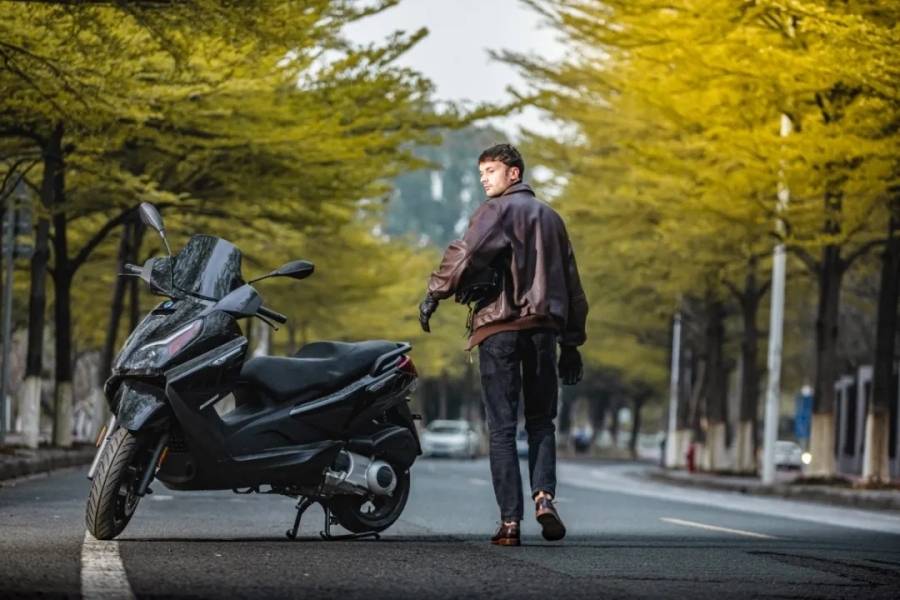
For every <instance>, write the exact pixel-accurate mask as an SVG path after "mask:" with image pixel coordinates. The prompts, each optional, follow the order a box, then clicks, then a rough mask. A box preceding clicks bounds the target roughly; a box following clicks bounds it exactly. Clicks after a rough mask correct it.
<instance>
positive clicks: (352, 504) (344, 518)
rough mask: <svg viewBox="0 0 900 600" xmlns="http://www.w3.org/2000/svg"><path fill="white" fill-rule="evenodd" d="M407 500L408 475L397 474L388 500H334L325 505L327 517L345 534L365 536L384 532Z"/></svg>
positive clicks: (356, 497)
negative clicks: (345, 532)
mask: <svg viewBox="0 0 900 600" xmlns="http://www.w3.org/2000/svg"><path fill="white" fill-rule="evenodd" d="M408 499H409V471H408V470H404V471H397V485H396V487H395V488H394V493H393V494H391V495H390V496H375V497H365V496H335V497H334V498H332V500H331V502H330V503H329V508H331V513H332V514H333V515H334V516H335V518H337V521H338V523H339V524H340V525H341V527H343V528H344V529H346V530H347V531H352V532H353V533H366V532H370V531H374V532H379V531H384V530H385V529H387V528H388V527H390V526H391V525H393V524H394V521H396V520H397V519H398V518H400V514H401V513H402V512H403V509H404V508H405V507H406V501H407V500H408Z"/></svg>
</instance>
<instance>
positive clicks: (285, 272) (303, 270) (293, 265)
mask: <svg viewBox="0 0 900 600" xmlns="http://www.w3.org/2000/svg"><path fill="white" fill-rule="evenodd" d="M315 270H316V266H315V265H314V264H312V263H311V262H309V261H308V260H292V261H291V262H289V263H284V264H283V265H281V266H280V267H278V268H277V269H275V270H274V271H272V272H271V273H267V274H266V275H263V276H262V277H257V278H256V279H253V280H251V281H250V283H255V282H257V281H262V280H263V279H268V278H269V277H290V278H291V279H306V278H307V277H309V276H310V275H312V274H313V271H315Z"/></svg>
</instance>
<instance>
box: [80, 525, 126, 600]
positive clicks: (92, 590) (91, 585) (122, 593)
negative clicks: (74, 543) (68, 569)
mask: <svg viewBox="0 0 900 600" xmlns="http://www.w3.org/2000/svg"><path fill="white" fill-rule="evenodd" d="M81 596H82V597H83V598H85V599H86V600H89V599H91V598H134V597H135V596H134V591H133V590H132V589H131V584H129V583H128V578H127V577H126V576H125V565H123V564H122V558H121V557H120V556H119V542H116V541H101V540H98V539H95V538H94V536H92V535H91V534H90V533H88V532H85V533H84V543H83V544H82V546H81Z"/></svg>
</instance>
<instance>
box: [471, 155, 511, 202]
mask: <svg viewBox="0 0 900 600" xmlns="http://www.w3.org/2000/svg"><path fill="white" fill-rule="evenodd" d="M478 173H479V174H480V176H481V187H483V188H484V193H485V194H487V197H488V198H496V197H497V196H499V195H500V194H502V193H503V192H505V191H506V190H507V188H508V187H509V186H511V185H512V184H514V183H518V181H519V178H520V174H519V167H508V166H506V165H505V164H503V163H502V162H500V161H499V160H486V161H484V162H483V163H481V164H479V165H478Z"/></svg>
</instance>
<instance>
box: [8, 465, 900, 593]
mask: <svg viewBox="0 0 900 600" xmlns="http://www.w3.org/2000/svg"><path fill="white" fill-rule="evenodd" d="M642 468H643V467H641V466H635V465H623V464H595V463H581V462H576V463H564V464H562V465H561V466H560V473H559V479H560V485H559V505H558V507H559V510H560V512H561V514H562V516H563V518H564V519H565V521H566V524H567V526H568V529H569V536H568V537H567V538H566V539H565V540H564V541H563V542H562V543H548V542H545V541H544V540H543V539H542V538H541V537H540V535H539V529H538V526H537V524H536V523H535V522H534V521H533V519H530V518H529V519H527V520H526V522H525V523H524V530H523V531H524V539H523V546H522V547H519V548H506V547H495V546H491V545H490V544H489V543H488V542H487V539H488V537H489V536H490V534H491V533H492V532H493V529H494V527H495V526H496V522H497V518H498V515H497V509H496V505H495V504H494V499H493V492H492V489H491V486H490V483H489V475H488V465H487V461H486V460H485V459H480V460H475V461H454V460H420V461H419V462H418V463H417V464H416V465H415V466H414V467H413V472H412V475H413V491H412V495H411V498H410V501H409V504H408V506H407V509H406V512H405V513H404V515H403V517H402V518H401V520H400V521H399V522H398V523H397V524H396V525H395V526H394V527H392V528H391V529H389V530H388V531H387V532H386V533H385V535H384V536H383V537H382V539H381V540H378V541H375V540H357V541H346V542H324V541H321V540H320V539H319V538H318V531H319V530H320V529H321V527H322V513H321V511H320V510H319V509H318V508H317V507H316V508H313V509H311V510H310V511H309V512H308V513H307V515H306V517H305V518H304V523H303V527H302V528H301V536H300V539H298V540H296V541H290V540H287V539H286V538H285V536H284V531H285V529H286V528H287V527H288V526H289V525H290V524H291V521H292V518H293V501H292V500H291V499H289V498H281V497H270V496H239V495H235V494H232V493H230V492H227V493H220V492H216V493H196V492H195V493H179V492H172V491H169V490H166V489H165V488H163V487H162V486H161V485H160V484H159V483H156V484H154V488H155V491H156V493H155V494H154V495H152V496H150V497H148V498H147V499H145V500H144V501H143V502H142V503H141V505H140V506H139V507H138V512H137V514H136V516H135V517H134V519H133V520H132V522H131V524H130V525H129V526H128V528H127V529H126V530H125V532H124V533H123V534H122V535H121V536H120V538H119V539H118V540H117V541H116V542H96V541H94V540H92V539H85V533H84V526H83V513H84V504H85V499H86V496H87V490H88V482H87V480H86V479H85V478H84V473H85V470H83V469H72V470H66V471H61V472H57V473H56V474H54V475H51V476H49V477H46V476H44V477H39V478H33V479H29V480H20V481H18V482H15V484H14V485H6V486H5V487H3V488H0V597H4V598H7V597H41V598H46V597H57V596H67V597H76V596H79V595H81V594H83V595H84V597H121V596H127V595H128V594H133V595H135V596H137V597H141V598H144V597H182V598H212V597H216V598H218V597H252V598H256V597H268V598H275V597H307V598H341V600H350V599H353V598H379V597H391V598H423V597H444V598H459V597H491V598H557V597H562V598H582V597H584V598H598V597H613V598H619V597H644V598H661V597H673V598H675V597H678V598H685V597H687V598H706V597H708V598H722V597H728V598H729V599H732V598H744V597H777V598H847V597H853V598H892V599H894V598H898V597H900V515H897V514H895V513H894V514H888V513H876V512H866V511H859V510H853V509H845V508H836V507H823V506H816V505H811V504H805V503H800V502H794V501H785V500H778V499H770V498H759V497H744V496H742V495H740V494H732V493H725V492H703V491H699V490H694V489H682V488H677V487H671V486H667V485H664V484H660V483H656V482H651V481H649V480H645V479H642V478H641V477H640V470H641V469H642ZM526 498H527V496H526ZM529 517H530V515H529Z"/></svg>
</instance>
